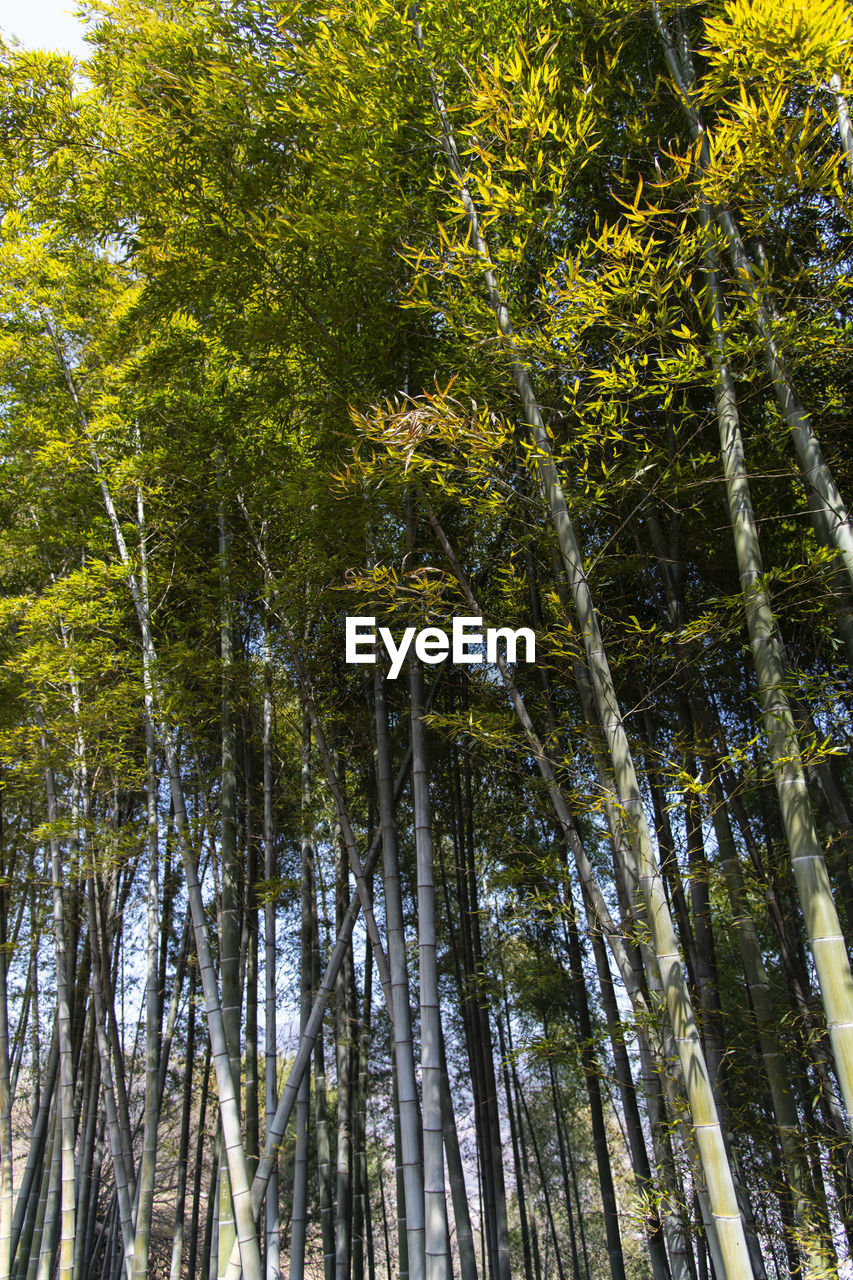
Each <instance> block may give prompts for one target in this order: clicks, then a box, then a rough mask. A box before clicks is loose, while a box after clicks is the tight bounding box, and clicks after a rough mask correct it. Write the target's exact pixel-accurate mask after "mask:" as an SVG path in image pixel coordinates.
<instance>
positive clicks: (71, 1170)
mask: <svg viewBox="0 0 853 1280" xmlns="http://www.w3.org/2000/svg"><path fill="white" fill-rule="evenodd" d="M37 720H38V721H39V724H40V725H41V728H42V750H43V751H45V752H47V747H48V744H47V736H46V733H45V731H44V721H43V719H42V716H41V714H40V713H39V714H38V716H37ZM45 786H46V791H47V818H48V822H49V823H50V825H51V829H52V831H51V836H50V874H51V888H52V891H53V928H54V934H55V942H54V945H55V950H56V1028H57V1037H58V1043H59V1136H60V1157H61V1158H60V1190H61V1206H62V1208H61V1213H62V1222H61V1227H62V1230H61V1235H60V1252H59V1276H60V1280H72V1273H73V1270H74V1211H75V1204H76V1199H77V1192H76V1168H75V1162H74V1065H73V1061H72V1056H71V1002H70V997H69V990H68V957H67V944H66V933H65V907H64V902H63V893H62V882H63V873H62V856H61V853H60V848H59V840H58V839H57V837H56V835H55V834H54V832H55V824H56V822H57V819H58V806H57V800H56V782H55V779H54V774H53V768H52V766H51V765H50V764H48V765H47V766H46V767H45Z"/></svg>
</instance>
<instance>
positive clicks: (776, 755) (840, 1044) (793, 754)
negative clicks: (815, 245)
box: [706, 263, 853, 1130]
mask: <svg viewBox="0 0 853 1280" xmlns="http://www.w3.org/2000/svg"><path fill="white" fill-rule="evenodd" d="M706 277H707V281H708V299H709V309H710V315H711V325H712V336H713V342H714V371H715V386H714V394H715V400H716V405H717V417H718V421H719V429H720V446H721V450H722V456H723V470H724V473H725V477H726V494H727V497H728V502H729V511H730V513H731V525H732V534H733V538H734V543H735V553H736V556H737V562H738V570H739V574H740V581H741V589H742V592H743V598H744V608H745V612H746V620H747V628H748V631H749V637H750V645H751V648H752V654H753V661H754V663H755V672H756V678H757V681H758V693H759V698H760V700H761V708H762V715H763V719H764V730H765V733H766V735H767V742H768V746H769V748H770V758H771V763H772V767H773V775H774V779H775V782H776V791H777V794H778V797H779V809H780V813H781V817H782V825H783V828H784V831H785V837H786V841H787V844H788V850H789V853H790V857H791V865H792V867H793V871H794V880H795V883H796V886H797V892H798V895H799V899H800V903H801V905H802V908H803V916H804V918H805V923H806V932H807V934H808V938H809V943H810V945H811V949H812V954H813V956H814V961H815V968H816V969H817V975H818V980H819V982H820V988H821V994H822V996H823V1004H824V1009H825V1011H826V1020H827V1027H828V1030H829V1036H830V1041H831V1043H832V1048H833V1052H834V1055H835V1064H836V1070H837V1073H838V1080H839V1084H840V1086H841V1092H842V1096H843V1099H844V1106H845V1109H846V1112H847V1123H848V1126H849V1127H850V1128H851V1130H853V975H851V971H850V962H849V960H848V957H847V947H846V945H845V941H844V937H843V935H842V932H841V925H840V923H839V920H838V913H837V911H836V909H835V903H834V902H833V899H832V889H831V886H830V882H829V876H828V874H827V870H826V864H825V862H824V858H823V850H822V848H821V843H820V838H819V836H818V833H817V828H816V826H815V821H814V815H813V814H812V810H811V804H810V801H809V795H808V787H807V783H806V777H805V771H804V769H803V764H802V757H801V755H800V748H799V743H798V741H797V732H796V727H795V724H794V717H793V715H792V712H791V707H790V703H789V701H788V695H787V693H786V691H785V670H784V664H783V661H782V656H781V652H780V648H779V642H778V638H777V633H776V624H775V620H774V618H773V612H772V609H771V606H770V600H769V598H768V595H767V592H766V590H765V588H764V585H763V576H764V568H763V564H762V559H761V548H760V544H759V538H758V527H757V524H756V521H755V515H754V512H753V509H752V498H751V494H750V490H749V480H748V478H747V472H746V462H745V456H744V448H743V439H742V437H741V433H740V420H739V416H738V410H737V401H736V398H735V391H734V381H733V379H732V375H731V372H730V370H729V366H728V363H727V360H726V352H725V338H724V333H723V318H722V304H721V299H720V292H719V286H718V283H717V274H716V271H715V269H714V267H713V264H712V263H709V265H708V267H707V270H706Z"/></svg>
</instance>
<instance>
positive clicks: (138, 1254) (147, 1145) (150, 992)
mask: <svg viewBox="0 0 853 1280" xmlns="http://www.w3.org/2000/svg"><path fill="white" fill-rule="evenodd" d="M136 506H137V518H138V523H139V530H140V550H141V567H140V588H141V590H142V593H143V596H144V598H145V599H146V600H147V599H148V556H147V545H148V534H147V530H146V526H145V511H144V507H143V500H142V490H141V489H139V488H137V491H136ZM145 774H146V837H147V840H146V848H147V855H148V899H147V938H146V953H147V972H146V982H145V1112H144V1116H145V1120H144V1129H143V1136H142V1159H141V1161H140V1166H139V1177H138V1179H137V1210H136V1221H135V1223H134V1250H133V1266H132V1269H131V1274H132V1276H133V1277H134V1280H146V1277H147V1275H148V1254H149V1249H150V1245H151V1215H152V1211H153V1208H154V1176H155V1172H156V1167H157V1131H158V1128H159V1123H160V1026H159V1019H160V1013H159V1010H160V1003H159V992H158V982H159V947H160V884H159V866H160V843H159V830H158V817H157V761H156V750H155V742H154V725H153V722H152V718H151V716H147V717H146V721H145Z"/></svg>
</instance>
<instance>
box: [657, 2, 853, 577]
mask: <svg viewBox="0 0 853 1280" xmlns="http://www.w3.org/2000/svg"><path fill="white" fill-rule="evenodd" d="M652 14H653V17H654V22H655V26H656V28H657V31H658V34H659V36H660V39H661V44H662V45H663V50H664V57H665V58H666V62H667V66H668V67H669V69H670V71H671V72H672V76H673V79H674V80H675V83H676V86H677V88H678V91H679V98H680V101H681V106H682V108H683V110H684V114H685V117H686V119H687V122H688V126H689V128H690V132H691V136H692V137H693V140H694V142H695V143H696V146H697V151H698V155H697V159H698V161H699V164H700V166H701V167H702V168H705V167H707V166H708V165H709V164H710V161H711V148H710V142H709V138H708V132H707V130H706V129H705V127H704V125H703V123H702V121H701V119H700V116H699V112H698V110H697V107H696V95H695V88H694V76H693V70H692V67H691V66H690V63H689V59H688V60H687V63H686V65H685V59H684V58H682V57H681V56H680V54H679V51H678V49H677V48H676V46H675V42H674V41H673V39H672V35H671V33H670V31H669V28H668V27H667V25H666V22H665V21H664V18H663V14H662V12H661V9H660V6H659V4H658V3H657V0H653V4H652ZM715 217H716V221H717V223H718V224H719V226H720V229H721V230H722V232H723V236H724V239H725V242H726V247H727V250H728V253H729V256H730V258H731V260H732V264H733V266H734V268H735V270H736V272H737V276H738V283H739V284H740V285H742V287H743V288H744V289H745V291H746V294H747V296H748V297H749V299H750V301H751V302H752V303H753V305H754V307H755V312H754V324H755V328H756V330H757V332H758V334H759V337H760V338H761V341H762V345H763V348H764V355H765V360H766V363H767V370H768V373H769V374H770V380H771V382H772V384H773V390H774V393H775V395H776V400H777V402H778V405H779V408H780V410H781V412H782V416H783V417H784V419H785V422H786V423H787V425H788V429H789V430H790V432H791V438H792V439H793V441H794V447H795V449H796V451H797V458H798V460H799V463H800V470H801V472H802V475H803V481H804V483H805V486H806V492H807V493H809V492H812V493H813V494H814V498H815V506H814V511H815V515H816V517H817V521H818V527H819V530H820V532H821V534H825V536H826V540H827V541H828V542H831V543H832V545H834V546H835V547H836V549H837V551H838V554H839V556H840V559H841V563H842V564H843V565H844V568H845V570H846V572H847V576H848V578H849V579H850V582H851V584H853V526H851V522H850V517H849V515H848V512H847V507H846V506H845V504H844V500H843V498H842V496H841V492H840V490H839V488H838V485H837V484H836V481H835V477H834V476H833V474H832V471H831V470H830V468H829V466H828V464H827V462H826V459H825V457H824V455H823V450H822V448H821V445H820V441H819V440H818V438H817V434H816V432H815V430H814V427H813V425H812V421H811V418H810V416H809V414H808V413H807V412H806V410H805V409H804V407H803V405H802V404H801V403H800V400H799V397H798V396H797V393H796V390H795V388H794V384H793V381H792V379H791V376H790V373H789V371H788V367H787V362H786V359H785V355H784V352H783V351H782V348H781V347H780V346H779V343H778V342H777V340H776V337H775V336H774V332H773V317H772V315H771V313H770V311H769V309H768V307H767V306H766V304H765V303H764V302H763V301H762V299H761V296H760V293H759V289H758V282H757V279H756V273H755V270H754V268H753V266H752V263H751V262H750V260H749V257H748V255H747V252H746V249H745V248H744V244H743V239H742V237H741V234H740V231H739V229H738V226H737V224H736V222H735V220H734V218H733V217H732V215H731V212H730V211H729V210H728V209H727V208H726V207H725V206H724V205H720V206H718V207H717V208H716V210H715Z"/></svg>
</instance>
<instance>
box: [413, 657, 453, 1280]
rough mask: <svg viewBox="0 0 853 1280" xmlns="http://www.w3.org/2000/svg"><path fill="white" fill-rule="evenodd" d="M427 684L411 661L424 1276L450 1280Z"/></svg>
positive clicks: (431, 1278)
mask: <svg viewBox="0 0 853 1280" xmlns="http://www.w3.org/2000/svg"><path fill="white" fill-rule="evenodd" d="M423 683H424V681H423V668H422V667H421V665H420V663H419V662H418V661H417V660H416V659H414V660H411V661H410V663H409V689H410V700H411V724H412V795H413V811H414V823H415V859H416V864H417V880H418V956H419V966H418V972H419V977H420V1010H421V1091H422V1096H423V1121H422V1131H423V1158H424V1164H423V1170H424V1251H425V1263H426V1271H425V1276H426V1280H446V1275H447V1266H448V1255H447V1192H446V1188H445V1183H444V1148H443V1127H444V1126H443V1116H442V1109H441V1074H442V1072H441V1009H440V1007H439V1000H438V969H437V965H436V941H435V883H434V878H433V848H432V805H431V802H430V794H429V763H428V755H427V740H426V726H425V725H424V722H423V702H424V689H423ZM407 1207H408V1202H407Z"/></svg>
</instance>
